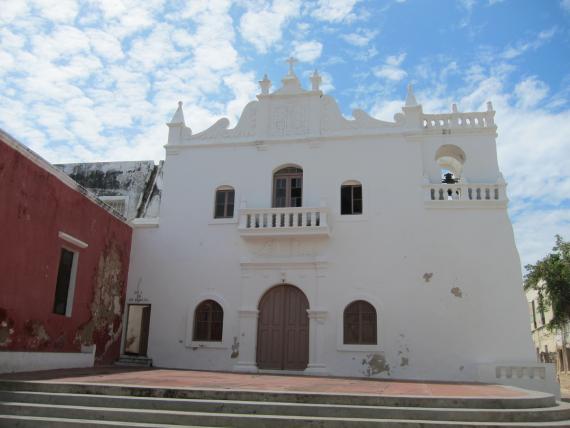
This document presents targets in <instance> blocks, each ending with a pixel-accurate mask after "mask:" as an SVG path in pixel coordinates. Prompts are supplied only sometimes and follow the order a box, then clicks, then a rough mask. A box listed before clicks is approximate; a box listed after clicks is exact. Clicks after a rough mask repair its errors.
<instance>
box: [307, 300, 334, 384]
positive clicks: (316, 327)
mask: <svg viewBox="0 0 570 428" xmlns="http://www.w3.org/2000/svg"><path fill="white" fill-rule="evenodd" d="M307 314H308V315H309V365H308V366H307V368H306V369H305V373H307V374H320V375H325V374H328V370H327V366H326V364H325V363H324V351H325V348H324V337H325V334H324V331H323V330H324V323H325V320H326V318H327V314H328V311H323V310H316V309H307Z"/></svg>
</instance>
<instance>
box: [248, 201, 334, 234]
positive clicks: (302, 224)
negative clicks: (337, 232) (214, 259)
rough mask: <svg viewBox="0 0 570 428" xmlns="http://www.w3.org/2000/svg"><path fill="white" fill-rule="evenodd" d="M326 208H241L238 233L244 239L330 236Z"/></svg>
mask: <svg viewBox="0 0 570 428" xmlns="http://www.w3.org/2000/svg"><path fill="white" fill-rule="evenodd" d="M327 216H328V209H327V208H326V207H319V208H312V207H291V208H241V209H240V210H239V225H238V229H239V231H240V234H241V236H244V237H255V236H261V237H268V236H272V237H274V236H315V235H317V236H329V235H330V228H329V224H328V218H327Z"/></svg>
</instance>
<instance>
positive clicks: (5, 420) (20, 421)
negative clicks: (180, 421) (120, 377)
mask: <svg viewBox="0 0 570 428" xmlns="http://www.w3.org/2000/svg"><path fill="white" fill-rule="evenodd" d="M0 427H11V428H36V427H41V428H59V427H65V428H73V427H79V428H99V427H107V428H109V427H111V428H112V427H119V428H179V427H180V425H164V424H147V423H139V422H116V421H93V420H88V419H67V418H42V417H35V416H18V415H0ZM186 428H213V427H204V426H201V427H198V426H197V425H192V426H190V425H187V427H186Z"/></svg>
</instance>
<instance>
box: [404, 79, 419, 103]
mask: <svg viewBox="0 0 570 428" xmlns="http://www.w3.org/2000/svg"><path fill="white" fill-rule="evenodd" d="M417 105H418V102H417V101H416V96H415V95H414V87H413V86H412V84H411V83H410V84H409V85H408V94H407V95H406V104H405V107H417Z"/></svg>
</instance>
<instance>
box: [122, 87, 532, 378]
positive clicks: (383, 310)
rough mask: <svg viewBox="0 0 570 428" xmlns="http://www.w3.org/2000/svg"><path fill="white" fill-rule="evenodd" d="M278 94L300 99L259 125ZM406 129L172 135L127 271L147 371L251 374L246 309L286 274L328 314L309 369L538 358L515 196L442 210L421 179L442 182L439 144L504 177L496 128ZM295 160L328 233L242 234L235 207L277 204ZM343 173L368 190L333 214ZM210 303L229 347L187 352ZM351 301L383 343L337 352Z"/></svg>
mask: <svg viewBox="0 0 570 428" xmlns="http://www.w3.org/2000/svg"><path fill="white" fill-rule="evenodd" d="M313 95H315V94H314V93H313ZM270 97H271V96H270ZM299 102H301V101H299ZM311 102H313V101H311ZM323 102H324V101H323ZM327 102H328V101H327ZM272 103H273V104H272ZM279 103H289V104H287V105H293V107H291V108H293V109H294V106H295V104H294V100H293V101H291V98H287V99H283V100H282V99H280V98H279V97H276V98H271V99H268V100H264V99H262V100H261V102H260V103H259V105H257V106H256V105H254V108H257V109H258V110H260V112H258V116H257V122H249V123H255V126H256V130H257V131H256V132H258V131H259V129H262V128H263V126H265V125H263V124H262V125H263V126H261V125H260V124H259V122H260V121H261V120H262V119H260V118H263V117H267V116H271V114H272V112H273V111H274V110H272V109H273V108H274V107H275V105H277V106H279V105H280V104H279ZM311 105H313V104H311ZM288 108H289V107H288ZM312 108H313V107H312ZM323 108H324V107H323ZM418 109H421V108H420V107H418ZM418 111H420V110H418ZM420 113H421V111H420ZM418 114H419V113H418ZM311 115H312V116H311V117H313V116H314V115H317V116H318V111H313V110H311ZM248 117H249V116H248ZM327 117H328V118H329V119H327V120H330V117H329V116H327ZM248 120H249V119H248ZM315 120H318V119H315ZM323 120H324V119H323V118H321V122H320V123H322V121H323ZM337 120H338V121H341V123H342V124H343V126H348V125H346V124H345V122H342V120H344V119H342V120H341V119H338V118H337ZM370 120H373V119H370ZM240 123H241V122H240ZM264 123H265V122H264ZM269 123H270V125H271V122H269ZM355 123H356V125H357V124H358V123H359V122H358V121H355ZM367 123H368V122H367ZM404 123H405V125H402V126H403V128H402V131H401V132H395V131H394V129H393V128H389V129H386V130H385V129H384V128H383V127H385V126H387V125H384V124H376V122H374V124H375V125H374V126H378V128H375V129H374V130H373V132H368V133H366V132H364V131H362V132H360V131H358V126H356V125H351V126H353V127H354V128H355V129H356V130H354V131H351V129H352V128H350V129H349V130H348V131H347V132H348V134H349V135H344V136H339V135H338V133H337V134H336V135H335V136H334V137H333V136H331V137H330V138H327V137H326V136H323V135H320V136H314V135H313V136H311V135H309V136H300V137H299V138H281V139H279V138H270V137H267V138H266V139H265V140H263V141H262V142H261V144H262V146H261V147H260V146H259V145H260V141H258V140H256V139H255V135H253V136H252V137H251V138H243V137H241V136H239V135H238V136H237V137H236V136H234V137H232V135H233V134H231V132H234V131H233V130H229V131H220V132H221V134H220V135H221V136H220V137H219V138H217V139H216V138H212V140H208V141H206V139H205V137H203V138H202V137H200V136H196V137H192V138H195V141H193V140H192V138H191V139H190V140H189V141H188V140H185V141H179V144H173V145H172V147H171V148H169V149H168V150H167V158H166V161H165V169H164V190H163V195H162V205H161V217H160V226H159V227H158V228H152V229H148V228H145V229H137V230H135V234H134V241H133V248H132V253H131V270H130V274H129V289H128V297H129V298H131V299H132V298H133V293H134V290H135V289H136V288H137V287H138V288H139V290H140V291H142V293H143V295H144V299H146V301H147V302H150V303H151V304H152V308H153V309H152V317H151V326H150V339H149V350H148V352H149V356H150V357H152V358H153V361H154V364H155V365H156V366H162V367H178V368H194V369H214V370H232V369H239V367H242V368H243V367H246V368H247V369H248V370H254V369H255V367H252V366H251V363H252V361H253V362H254V360H255V346H256V343H255V341H256V321H255V315H252V314H251V312H252V311H255V310H256V309H257V305H258V302H259V299H260V298H261V296H262V295H263V293H264V292H265V291H267V290H268V289H269V288H271V287H272V286H273V285H275V284H278V283H281V282H283V281H285V282H287V283H290V284H293V285H295V286H297V287H299V288H300V289H301V290H303V292H304V293H305V294H306V295H307V297H308V300H309V304H310V309H311V310H317V311H319V315H318V317H319V319H318V320H317V319H316V318H315V319H311V338H310V342H311V344H310V349H311V356H310V359H311V361H310V363H311V364H310V367H317V368H318V369H319V370H318V371H320V372H321V373H328V374H331V375H342V376H367V375H373V376H377V377H392V378H404V379H436V380H477V379H478V376H479V374H478V373H479V369H478V368H479V367H480V365H482V364H493V363H499V362H507V361H508V362H510V363H513V364H527V363H529V364H530V363H534V361H535V356H534V352H533V346H532V342H531V338H530V334H529V328H528V313H527V307H526V301H525V298H524V295H523V291H522V279H521V272H520V261H519V256H518V253H517V250H516V248H515V244H514V238H513V231H512V226H511V223H510V220H509V218H508V215H507V211H506V204H502V205H501V204H499V205H497V204H494V205H492V206H491V205H487V206H485V205H484V203H486V202H488V201H467V203H468V204H471V205H467V206H466V205H465V204H463V205H461V207H462V208H460V209H458V208H455V207H450V205H449V204H448V202H447V201H443V203H444V205H443V206H444V208H441V207H439V208H438V207H434V206H433V204H431V205H430V204H427V203H426V202H425V195H424V192H425V190H424V189H423V188H422V184H423V182H424V181H423V180H424V174H425V175H427V176H429V177H430V180H431V181H432V182H434V183H438V182H439V180H440V176H439V174H440V171H439V167H438V166H437V164H436V161H435V158H434V155H435V151H436V150H437V148H438V147H439V146H440V145H442V144H456V145H458V146H460V147H461V148H462V149H463V150H464V151H465V153H466V156H467V161H466V163H465V167H464V173H463V176H464V177H465V178H466V179H467V180H468V182H471V183H475V182H480V183H496V181H497V177H498V176H499V169H498V165H497V158H496V148H495V141H494V136H495V130H494V128H493V129H491V130H489V129H482V130H481V131H480V132H479V131H477V132H479V133H477V132H473V130H469V131H471V132H461V131H457V132H452V133H451V134H449V135H440V134H438V133H437V132H431V131H429V132H428V131H424V130H422V129H421V128H419V127H417V128H416V127H415V125H414V123H412V122H411V119H409V120H408V121H407V122H404ZM270 125H268V126H270ZM252 126H253V125H252ZM390 126H392V125H390ZM238 128H239V125H238ZM309 128H310V129H314V127H309ZM240 129H243V128H240ZM263 129H265V128H263ZM347 129H348V128H347ZM410 130H412V131H410ZM171 131H172V129H171ZM349 131H350V132H349ZM206 132H209V131H206ZM223 132H226V133H229V134H227V135H229V136H228V137H224V136H223V135H226V134H223ZM252 132H253V131H252ZM259 132H261V131H259ZM264 132H265V131H264ZM311 132H312V131H311ZM345 134H346V133H345ZM350 134H352V135H350ZM370 134H373V135H370ZM230 137H231V138H230ZM238 137H239V138H238ZM200 138H202V139H200ZM232 138H233V140H232ZM174 141H175V142H176V140H174ZM170 144H172V139H171V140H170ZM167 148H168V146H167ZM286 164H295V165H299V166H300V167H302V168H303V192H304V194H303V206H305V207H318V206H320V205H321V204H323V203H324V204H326V206H327V207H329V209H330V212H331V214H330V216H329V224H330V228H331V235H330V237H314V236H313V237H308V236H296V237H278V238H245V237H242V236H241V235H240V232H239V230H238V225H237V220H238V219H237V216H238V208H239V206H240V202H242V203H244V202H245V201H247V207H248V208H267V207H271V188H272V173H273V171H274V170H275V169H276V168H278V167H279V166H280V165H286ZM346 180H358V181H360V182H361V183H362V186H363V194H364V202H363V203H364V213H363V215H361V216H341V215H340V185H341V183H342V182H344V181H346ZM220 185H230V186H232V187H234V188H235V191H236V203H235V206H236V209H235V219H234V220H233V221H229V222H228V221H227V220H224V221H219V220H218V221H216V220H214V219H213V218H212V217H213V206H214V192H215V189H216V188H217V187H218V186H220ZM251 262H255V263H251ZM426 274H427V275H426ZM424 275H426V277H428V280H426V279H424ZM206 298H214V299H215V300H217V301H218V302H219V303H220V304H221V305H222V306H223V308H224V332H223V341H222V343H220V344H217V345H215V347H207V346H193V344H192V343H191V339H189V335H191V332H189V331H190V330H189V329H191V326H192V314H193V310H194V308H195V306H196V305H197V304H198V303H199V302H200V301H202V300H204V299H206ZM356 299H365V300H368V301H369V302H371V303H372V304H373V305H374V306H375V307H376V310H377V314H378V345H377V346H361V347H358V346H357V347H347V346H343V345H342V337H341V335H340V333H339V332H340V331H341V327H342V311H343V309H344V307H345V306H346V305H347V304H349V303H350V302H351V301H353V300H356ZM239 311H242V312H239ZM315 316H316V315H315ZM252 319H253V320H252ZM238 344H239V355H238V356H237V357H236V358H232V354H234V355H233V356H234V357H235V352H234V351H235V350H236V345H238ZM232 345H234V346H233V347H232ZM388 366H389V370H388Z"/></svg>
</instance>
